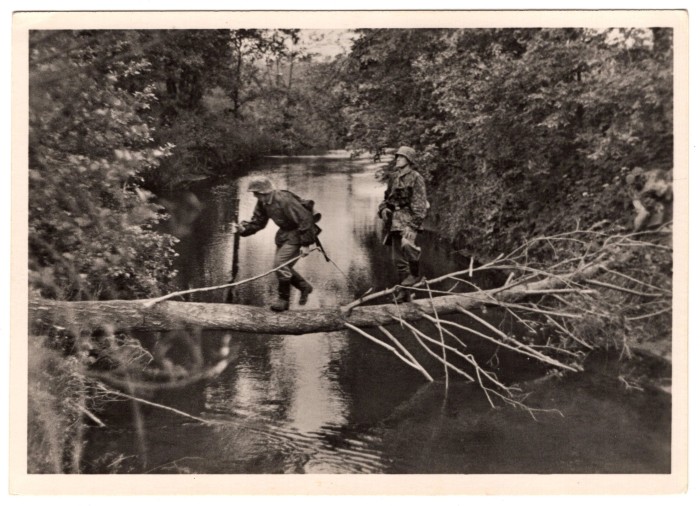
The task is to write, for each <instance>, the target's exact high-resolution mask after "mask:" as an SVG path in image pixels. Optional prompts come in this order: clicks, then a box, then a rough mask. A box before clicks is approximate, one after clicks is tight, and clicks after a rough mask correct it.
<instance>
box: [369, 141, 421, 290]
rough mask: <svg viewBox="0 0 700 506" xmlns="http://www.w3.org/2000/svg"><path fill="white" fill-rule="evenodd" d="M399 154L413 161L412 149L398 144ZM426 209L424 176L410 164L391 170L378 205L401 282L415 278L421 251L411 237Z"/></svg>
mask: <svg viewBox="0 0 700 506" xmlns="http://www.w3.org/2000/svg"><path fill="white" fill-rule="evenodd" d="M402 151H404V152H405V153H406V154H407V155H408V156H406V155H404V154H403V153H402ZM398 154H400V155H402V156H406V158H407V159H408V160H409V162H411V163H413V162H414V159H415V152H414V151H413V150H412V149H411V150H410V151H409V150H408V149H407V148H401V149H400V150H399V151H398V152H397V155H398ZM427 212H428V199H427V196H426V190H425V181H424V180H423V176H421V175H420V174H419V173H418V172H416V171H415V170H414V169H413V168H411V166H410V165H407V166H404V167H402V168H400V169H398V170H396V171H395V172H394V173H392V174H391V175H390V177H389V181H388V185H387V189H386V191H385V192H384V201H383V202H382V203H381V204H380V205H379V216H380V217H381V218H382V219H383V220H384V234H385V240H384V243H385V244H386V245H387V246H391V249H392V257H393V260H394V265H395V266H396V270H397V271H398V272H399V275H400V277H401V283H402V284H413V283H415V282H417V281H418V275H419V263H418V261H419V259H420V253H421V252H420V248H419V247H417V246H416V244H415V242H414V239H415V237H416V234H417V233H418V232H419V231H420V230H422V224H423V220H424V219H425V216H426V214H427ZM402 239H404V240H402Z"/></svg>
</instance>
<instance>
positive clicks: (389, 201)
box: [379, 166, 428, 232]
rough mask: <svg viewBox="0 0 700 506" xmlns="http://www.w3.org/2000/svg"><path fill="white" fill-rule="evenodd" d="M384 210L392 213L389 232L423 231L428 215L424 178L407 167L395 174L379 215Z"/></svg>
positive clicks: (385, 193)
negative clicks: (424, 221)
mask: <svg viewBox="0 0 700 506" xmlns="http://www.w3.org/2000/svg"><path fill="white" fill-rule="evenodd" d="M384 209H390V210H391V211H392V213H393V214H392V216H391V224H390V226H389V230H387V231H388V232H405V231H414V232H415V231H418V230H421V227H422V224H423V220H424V219H425V216H426V214H427V213H428V198H427V196H426V191H425V181H424V180H423V176H421V175H420V174H419V173H418V172H416V171H415V170H413V169H412V168H411V167H409V166H406V167H404V168H402V169H400V170H398V171H396V172H394V173H393V174H392V175H391V176H390V178H389V183H388V186H387V189H386V191H385V192H384V201H383V202H382V203H381V204H380V205H379V214H380V215H381V213H382V211H383V210H384Z"/></svg>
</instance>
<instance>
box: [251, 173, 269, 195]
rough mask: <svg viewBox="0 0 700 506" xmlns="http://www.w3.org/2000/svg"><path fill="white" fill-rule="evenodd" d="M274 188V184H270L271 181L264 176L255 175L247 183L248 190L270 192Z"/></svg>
mask: <svg viewBox="0 0 700 506" xmlns="http://www.w3.org/2000/svg"><path fill="white" fill-rule="evenodd" d="M274 189H275V186H274V185H273V184H272V181H270V180H269V179H268V178H266V177H256V178H254V179H252V180H251V181H250V183H248V191H249V192H258V193H270V192H272V190H274Z"/></svg>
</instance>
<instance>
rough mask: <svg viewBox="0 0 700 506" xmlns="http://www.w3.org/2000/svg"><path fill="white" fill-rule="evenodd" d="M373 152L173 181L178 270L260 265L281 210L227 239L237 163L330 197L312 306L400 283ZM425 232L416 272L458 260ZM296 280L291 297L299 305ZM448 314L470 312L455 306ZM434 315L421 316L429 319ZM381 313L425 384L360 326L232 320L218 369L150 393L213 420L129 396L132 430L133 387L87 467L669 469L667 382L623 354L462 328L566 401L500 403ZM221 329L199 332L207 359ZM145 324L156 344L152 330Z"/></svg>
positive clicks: (96, 434)
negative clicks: (532, 348) (385, 240)
mask: <svg viewBox="0 0 700 506" xmlns="http://www.w3.org/2000/svg"><path fill="white" fill-rule="evenodd" d="M378 167H379V166H378V165H376V164H371V163H369V162H368V160H359V161H357V160H356V161H349V160H348V159H347V157H345V156H344V155H342V154H333V155H331V156H326V157H294V158H284V157H280V158H273V159H269V160H267V161H265V162H264V163H262V164H261V165H260V166H259V167H257V168H256V169H255V170H253V171H251V172H250V173H249V174H248V175H246V176H244V177H242V178H240V179H239V180H237V181H234V182H231V184H229V185H221V186H217V187H214V188H211V189H202V190H197V191H195V192H183V193H181V194H172V195H169V196H167V198H166V199H167V201H168V206H169V212H170V214H171V216H172V218H171V220H170V224H169V226H170V227H171V228H170V230H171V231H172V232H173V233H175V234H176V235H178V237H179V238H180V240H181V242H180V243H179V244H178V252H179V253H180V257H179V259H178V265H177V268H178V270H179V276H178V283H179V285H180V286H181V287H182V288H187V287H201V286H213V285H219V284H224V283H227V282H229V281H230V279H231V278H232V276H235V277H236V279H238V280H240V279H246V278H249V277H252V276H254V275H257V274H259V273H262V272H265V271H267V270H269V269H270V268H271V266H272V258H273V255H274V246H273V240H274V233H275V231H276V226H275V225H274V224H269V225H268V227H267V228H266V229H265V230H263V231H261V232H259V233H258V234H256V235H254V236H251V237H246V238H240V240H239V241H238V242H236V238H235V237H234V235H233V232H232V231H233V224H234V222H235V221H237V220H243V219H248V218H249V217H250V216H251V215H252V211H253V206H254V204H255V201H254V199H253V198H252V196H251V195H250V194H248V193H247V192H245V191H244V190H245V188H246V187H247V183H248V181H249V180H250V178H251V177H254V176H256V175H260V174H264V175H266V176H268V177H270V178H271V179H272V180H273V181H274V182H275V184H276V185H277V186H279V187H281V188H287V189H290V190H292V191H294V192H296V193H297V194H299V195H301V196H302V197H305V198H311V199H313V200H314V201H315V202H316V208H317V209H318V210H319V211H320V212H322V213H323V219H322V221H321V223H320V225H321V227H322V228H323V233H322V235H321V239H322V241H323V243H324V246H325V247H326V250H327V251H328V253H329V255H330V256H331V258H332V259H333V260H334V261H335V263H336V264H337V266H338V268H336V267H335V266H333V265H332V264H330V263H327V262H325V261H324V260H323V259H322V257H321V256H320V255H318V254H314V255H312V256H311V257H309V258H306V259H303V260H302V261H300V262H299V263H298V264H297V267H296V268H297V270H298V271H299V272H300V273H301V274H302V275H303V276H305V277H307V278H308V280H309V281H310V282H311V283H312V284H313V285H314V292H313V293H312V295H311V298H310V300H309V303H308V306H307V307H308V308H320V307H332V306H337V305H339V304H344V303H347V302H349V301H351V300H353V299H354V298H356V297H357V295H358V294H360V293H362V292H364V291H365V290H367V289H368V288H370V287H371V288H373V289H374V290H380V289H383V288H385V287H388V286H393V285H394V284H395V283H396V282H397V281H398V279H397V278H396V274H395V271H394V268H393V265H392V263H391V259H390V257H389V256H388V254H387V249H386V248H385V247H384V246H382V244H381V241H380V226H379V223H378V220H377V217H376V209H377V206H378V205H379V203H380V201H381V199H382V195H383V187H382V184H381V183H379V182H378V181H377V179H376V178H375V177H374V173H375V171H376V170H377V168H378ZM420 244H421V245H422V247H423V258H422V269H423V274H424V275H425V276H427V277H435V276H438V275H440V274H444V273H447V272H452V271H455V270H458V269H462V268H465V267H466V266H467V265H468V260H465V259H464V258H461V257H459V256H457V255H454V254H452V252H450V251H449V250H448V249H447V248H446V247H445V245H443V244H441V243H440V242H439V241H437V240H436V239H435V237H434V236H432V235H431V234H430V233H425V234H423V235H422V237H421V238H420ZM236 269H237V270H238V272H236ZM341 271H342V272H341ZM478 282H479V283H480V284H481V285H482V286H484V284H486V285H488V284H490V283H499V282H501V283H502V280H497V279H495V280H489V279H479V280H478ZM275 286H276V282H275V278H274V276H267V277H264V278H261V279H258V280H255V281H254V282H251V283H248V284H245V285H243V286H240V287H237V289H236V290H235V291H234V292H233V293H232V297H233V301H235V302H236V303H241V304H250V305H255V306H264V305H267V304H269V303H270V302H271V301H272V300H273V298H274V295H275ZM449 288H452V286H451V285H450V284H445V286H444V287H441V289H445V290H446V289H449ZM462 289H463V288H462ZM296 295H297V294H294V295H293V298H294V300H293V303H292V308H291V309H292V310H294V309H296V308H297V307H298V306H297V303H296ZM225 296H226V293H225V292H224V291H223V290H220V291H214V292H205V293H199V294H196V296H194V297H192V300H197V301H203V302H222V301H223V300H224V298H225ZM386 302H388V301H386ZM481 316H482V317H484V318H485V319H487V320H489V321H492V322H494V323H495V322H499V323H500V322H501V321H502V320H504V319H506V318H507V315H504V314H503V313H500V312H498V311H495V310H489V311H486V312H484V313H482V314H481ZM453 318H454V321H457V322H460V321H461V322H463V323H467V322H466V320H465V318H467V317H465V316H454V317H453ZM506 323H509V321H506ZM509 324H511V325H513V326H514V330H517V328H515V323H512V322H510V323H509ZM430 325H431V324H430V323H428V322H424V323H421V324H420V326H421V328H422V329H425V330H426V331H427V330H428V329H429V326H430ZM389 329H390V330H391V331H392V332H393V333H394V335H396V336H397V337H399V338H400V339H401V340H402V342H403V343H404V344H405V345H406V346H407V347H408V348H409V349H410V351H411V352H412V353H414V354H415V355H416V357H417V358H418V359H419V361H421V363H424V364H430V365H428V368H429V370H430V372H431V374H434V376H435V377H436V378H438V381H436V382H435V383H431V384H427V383H426V382H425V381H424V379H423V377H422V376H421V375H420V374H418V373H417V372H416V371H414V370H412V369H409V368H407V367H405V365H404V364H403V363H401V362H400V361H398V360H396V358H395V357H394V356H393V355H392V354H391V353H389V352H388V351H386V350H384V349H382V348H379V347H378V346H376V345H374V344H372V343H369V342H368V341H367V340H366V339H365V338H364V337H361V336H359V335H356V334H350V333H347V332H333V333H319V334H309V335H304V336H267V335H265V336H258V335H250V334H240V333H230V334H229V335H230V338H231V344H230V347H231V356H232V358H233V360H232V363H231V364H230V365H229V367H228V368H227V369H226V370H225V371H224V372H223V373H222V374H221V375H220V376H218V377H217V378H216V379H214V380H211V381H208V382H203V383H200V384H197V385H193V386H191V387H188V388H187V389H184V390H177V391H171V392H167V391H165V392H161V393H159V394H158V395H156V396H154V397H153V398H151V400H152V401H154V402H160V403H163V404H165V405H167V406H170V407H173V408H176V409H179V410H181V411H184V412H186V413H190V414H192V415H194V416H197V417H200V418H203V419H206V420H208V421H210V422H211V423H209V424H203V423H199V422H195V421H193V420H190V419H187V418H184V417H182V416H180V415H178V414H176V413H173V412H170V411H166V410H163V409H159V408H155V407H150V406H140V407H139V412H140V416H141V424H142V430H141V431H137V430H136V429H135V428H134V424H133V416H132V406H131V404H130V403H128V402H119V403H114V406H113V408H114V409H113V410H112V411H113V413H112V415H111V418H110V423H109V424H108V427H106V428H94V429H92V430H91V432H90V433H89V445H88V448H87V454H86V456H87V458H86V461H87V462H90V464H88V465H86V472H94V473H105V472H123V473H126V472H131V473H146V472H149V473H210V474H223V473H228V474H234V473H460V474H464V473H666V472H670V398H669V397H668V396H667V395H666V394H662V393H658V392H654V391H644V392H642V391H638V390H630V389H628V388H626V387H625V386H624V384H623V383H621V382H620V381H619V380H618V375H619V373H618V372H617V370H616V367H619V364H618V363H617V362H616V360H606V359H604V358H601V357H591V358H590V359H589V363H587V364H586V365H587V369H590V370H592V371H594V372H593V373H586V374H578V375H551V374H550V375H546V373H547V372H548V371H546V370H545V369H543V368H542V367H541V365H540V364H536V363H532V362H531V361H530V360H529V359H527V358H523V357H521V356H513V355H511V354H506V353H503V352H502V351H498V350H497V349H496V348H495V347H494V345H492V344H491V343H488V342H486V341H484V340H479V339H477V338H474V337H473V336H472V337H471V338H468V337H467V336H463V337H464V339H465V344H466V345H467V348H468V352H469V353H471V354H473V355H474V356H475V357H476V358H477V360H479V361H480V362H481V363H482V364H487V365H488V366H489V368H490V369H491V370H493V371H494V372H495V373H496V374H497V375H498V377H499V378H500V379H501V380H503V381H505V382H507V383H509V384H514V383H518V384H519V385H520V386H521V387H522V388H523V390H524V391H526V392H530V396H529V397H528V399H527V402H528V404H529V405H531V406H533V407H537V408H542V409H549V410H553V409H556V410H558V411H559V412H560V413H561V414H562V415H563V417H562V416H560V414H558V413H557V412H553V411H552V412H543V413H538V414H537V420H533V418H532V417H531V416H530V414H529V413H528V412H526V411H523V410H518V409H515V408H512V407H500V408H498V409H493V408H492V407H491V406H490V404H489V403H488V401H487V399H486V398H485V396H484V395H483V392H482V391H481V390H480V389H479V388H478V387H477V386H476V385H475V384H473V383H469V382H466V381H462V380H460V379H459V378H457V377H454V376H451V377H450V387H449V391H447V392H446V391H445V384H444V381H442V380H441V379H440V378H442V375H443V369H442V365H441V364H439V363H438V362H436V361H435V360H434V359H433V358H432V357H430V356H428V355H427V353H426V352H425V351H424V350H423V349H422V348H421V347H420V346H419V345H418V344H417V343H416V342H415V341H414V340H413V337H412V336H411V335H410V334H408V333H405V332H403V331H402V330H401V329H400V328H399V327H398V326H396V325H392V326H389ZM372 333H374V334H375V335H377V336H379V335H380V334H379V333H376V332H374V331H372ZM224 335H225V334H224V333H222V332H203V333H202V334H201V342H202V344H203V347H204V354H203V359H204V360H205V361H206V360H209V359H210V358H209V357H210V356H211V355H212V354H213V350H215V349H216V348H217V347H218V346H219V343H220V342H221V340H222V338H223V336H224ZM142 337H143V341H144V343H145V344H146V345H147V346H151V347H153V346H155V344H156V342H158V340H159V339H162V338H163V336H154V335H151V336H142ZM172 353H173V354H174V355H177V353H178V351H177V350H176V349H173V350H172ZM180 353H184V352H182V351H181V352H180Z"/></svg>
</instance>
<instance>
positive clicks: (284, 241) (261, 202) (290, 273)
mask: <svg viewBox="0 0 700 506" xmlns="http://www.w3.org/2000/svg"><path fill="white" fill-rule="evenodd" d="M248 191H249V192H253V195H254V196H255V198H257V199H258V202H257V204H256V205H255V210H254V211H253V217H252V218H251V219H250V221H242V222H241V223H240V224H238V225H236V226H235V228H236V233H238V234H240V235H241V236H242V237H245V236H249V235H253V234H255V233H256V232H258V231H260V230H262V229H263V228H265V226H266V225H267V222H268V220H270V219H271V220H272V221H273V222H274V223H275V224H276V225H277V226H278V227H279V230H278V231H277V234H276V235H275V245H276V246H277V251H276V252H275V259H274V266H275V267H278V266H280V265H282V264H284V263H286V262H288V261H289V260H291V259H293V258H294V257H297V256H299V255H301V256H306V255H308V254H309V249H310V246H311V245H312V244H314V242H315V241H316V235H317V234H318V232H319V231H320V229H319V228H318V227H317V226H316V224H315V223H314V213H313V210H312V209H313V201H310V200H302V199H301V198H299V197H298V196H297V195H295V194H294V193H292V192H290V191H287V190H277V189H275V187H274V185H273V184H272V181H270V180H269V179H268V178H266V177H259V178H255V179H253V180H252V181H251V182H250V184H249V185H248ZM294 263H295V262H292V263H290V264H288V265H285V266H284V267H282V268H281V269H279V270H277V271H276V274H277V284H278V289H277V294H278V297H277V300H276V301H275V303H274V304H272V306H270V309H272V310H273V311H286V310H287V309H289V296H290V291H291V287H292V286H293V287H294V288H296V289H297V290H299V291H300V292H301V295H300V297H299V304H300V305H302V306H303V305H304V304H306V302H307V300H308V298H309V294H310V293H311V292H312V291H313V287H312V286H311V285H310V284H309V283H308V282H307V281H306V280H305V279H304V278H303V277H302V276H301V274H299V273H298V272H297V271H295V270H294V268H293V265H294Z"/></svg>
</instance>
